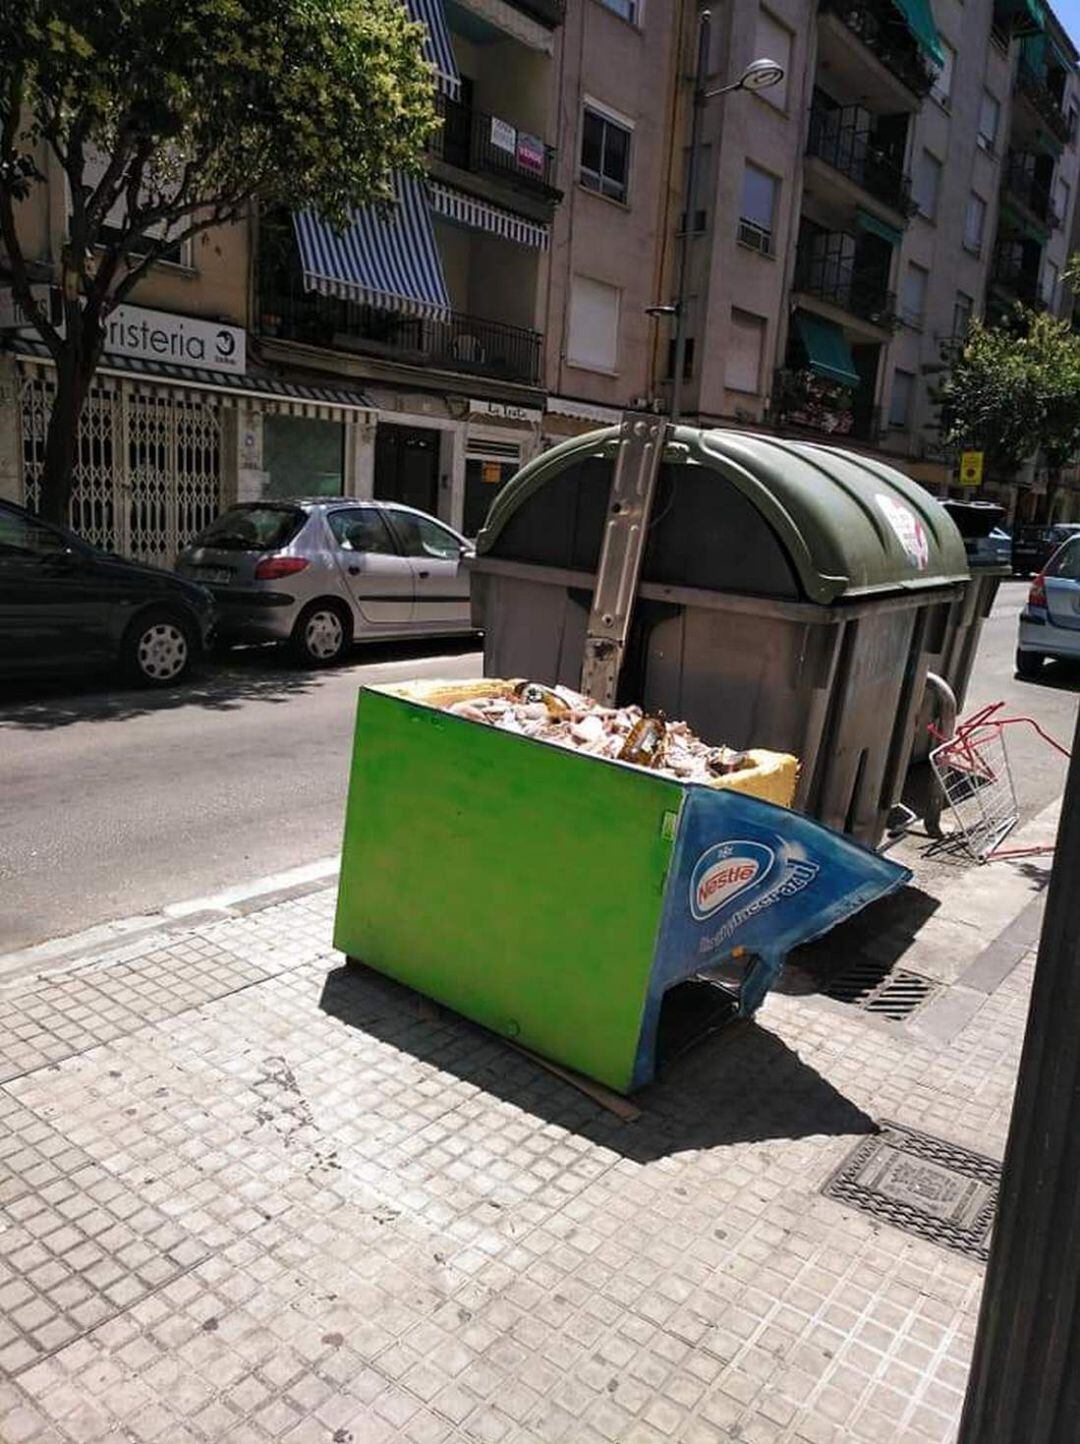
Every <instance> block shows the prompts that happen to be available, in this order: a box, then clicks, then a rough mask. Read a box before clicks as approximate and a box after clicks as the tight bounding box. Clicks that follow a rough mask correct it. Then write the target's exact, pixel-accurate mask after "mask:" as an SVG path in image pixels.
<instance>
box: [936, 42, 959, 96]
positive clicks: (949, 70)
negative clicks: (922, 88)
mask: <svg viewBox="0 0 1080 1444" xmlns="http://www.w3.org/2000/svg"><path fill="white" fill-rule="evenodd" d="M938 38H939V39H941V53H942V54H943V55H944V57H945V63H944V64H943V65H942V67H941V69H940V70H939V71H938V73H937V75H936V77H935V79H934V83H933V85H932V86H931V88H930V94H931V95H932V96H933V97H934V99H935V100H936V101H937V103H938V104H939V105H943V106H944V107H945V109H946V110H948V108H949V97H950V96H951V95H952V83H953V66H954V65H955V63H956V51H955V50H954V49H953V48H952V46H951V45H950V44H949V42H948V41H947V40H945V39H942V38H941V37H940V36H939V37H938Z"/></svg>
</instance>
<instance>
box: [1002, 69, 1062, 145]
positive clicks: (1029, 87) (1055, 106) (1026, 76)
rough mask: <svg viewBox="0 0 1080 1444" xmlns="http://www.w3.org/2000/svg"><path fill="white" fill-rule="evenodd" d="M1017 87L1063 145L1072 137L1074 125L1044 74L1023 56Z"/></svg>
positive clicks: (1018, 71) (1017, 73)
mask: <svg viewBox="0 0 1080 1444" xmlns="http://www.w3.org/2000/svg"><path fill="white" fill-rule="evenodd" d="M1016 89H1017V91H1018V92H1019V93H1020V94H1021V95H1023V96H1025V97H1026V99H1027V100H1028V101H1029V102H1030V104H1031V107H1032V109H1033V110H1034V111H1035V113H1036V114H1037V115H1038V117H1039V119H1040V120H1041V121H1042V123H1043V124H1044V125H1045V126H1046V128H1047V130H1049V132H1050V134H1051V135H1053V136H1054V137H1055V138H1056V139H1057V140H1059V141H1060V142H1061V143H1062V145H1064V144H1065V143H1066V141H1069V140H1071V139H1072V132H1073V127H1072V125H1071V124H1070V121H1069V117H1068V116H1067V115H1066V114H1065V112H1064V111H1063V110H1062V108H1061V106H1060V104H1059V103H1058V101H1057V99H1056V97H1055V96H1054V93H1053V91H1052V90H1051V89H1050V87H1049V86H1048V85H1047V83H1046V81H1045V79H1044V78H1043V76H1041V75H1040V74H1039V73H1038V71H1037V70H1035V69H1033V67H1032V66H1031V65H1029V64H1028V62H1027V61H1026V60H1024V59H1023V57H1021V59H1020V62H1019V64H1018V65H1017V67H1016Z"/></svg>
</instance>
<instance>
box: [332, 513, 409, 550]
mask: <svg viewBox="0 0 1080 1444" xmlns="http://www.w3.org/2000/svg"><path fill="white" fill-rule="evenodd" d="M327 520H328V521H329V523H330V530H331V531H332V532H333V533H334V535H335V536H336V537H337V539H338V542H339V544H340V545H341V546H342V547H343V548H344V549H345V551H348V552H377V553H379V554H380V555H383V556H396V555H397V547H396V546H395V545H394V538H393V537H392V536H391V535H390V529H389V527H388V526H387V525H386V522H385V521H384V520H383V518H382V515H381V513H380V512H378V511H376V510H375V508H374V507H373V506H353V507H349V509H348V510H347V511H332V512H331V513H330V515H329V517H328V518H327Z"/></svg>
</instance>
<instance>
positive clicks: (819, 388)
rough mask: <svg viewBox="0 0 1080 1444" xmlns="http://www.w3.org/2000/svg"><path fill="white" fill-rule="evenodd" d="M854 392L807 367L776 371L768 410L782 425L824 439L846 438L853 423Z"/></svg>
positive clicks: (848, 387) (850, 388)
mask: <svg viewBox="0 0 1080 1444" xmlns="http://www.w3.org/2000/svg"><path fill="white" fill-rule="evenodd" d="M853 401H854V391H853V389H852V387H850V386H842V385H841V384H840V383H839V382H837V381H830V380H828V379H827V378H826V377H824V376H819V375H817V373H816V372H814V371H811V370H809V369H807V368H804V369H802V370H797V371H779V372H778V373H777V377H776V385H775V387H774V389H773V401H772V410H773V414H774V415H775V416H776V419H777V420H778V421H781V422H783V423H784V424H785V425H786V426H801V427H805V428H806V430H807V431H820V432H823V433H824V434H825V435H827V436H848V435H849V434H850V432H851V429H852V427H853V426H854V424H855V413H854V410H853Z"/></svg>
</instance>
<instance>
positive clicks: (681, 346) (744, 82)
mask: <svg viewBox="0 0 1080 1444" xmlns="http://www.w3.org/2000/svg"><path fill="white" fill-rule="evenodd" d="M711 27H712V15H711V14H710V12H709V11H708V10H702V11H701V13H700V14H699V15H698V48H697V71H696V73H695V76H694V114H693V123H692V125H691V129H690V155H689V157H688V159H687V163H686V200H685V205H684V209H683V227H682V235H681V237H680V238H679V273H678V284H677V286H676V291H675V300H674V302H673V303H672V304H670V305H665V306H649V307H647V308H646V309H647V311H648V313H649V315H652V316H674V317H675V374H674V379H673V381H672V385H671V419H672V421H678V419H679V415H680V410H681V403H682V381H683V370H684V368H685V366H686V272H687V264H688V261H689V257H690V227H691V226H692V225H693V224H694V202H695V200H696V199H697V171H698V160H699V157H700V154H701V114H702V111H703V110H704V108H705V102H706V101H707V100H712V99H713V97H714V96H716V95H729V94H731V92H732V91H735V90H767V89H768V87H769V86H770V85H779V83H780V82H781V80H783V78H784V67H783V66H782V65H780V64H779V63H778V62H777V61H775V60H768V59H765V58H761V59H759V60H752V61H751V62H750V64H749V65H748V66H747V67H746V69H745V70H744V71H743V73H742V74H741V75H740V76H739V78H738V80H733V81H732V82H731V83H730V84H729V85H721V86H718V87H717V88H716V89H715V90H706V89H705V77H706V76H707V75H708V73H709V40H710V36H711Z"/></svg>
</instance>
